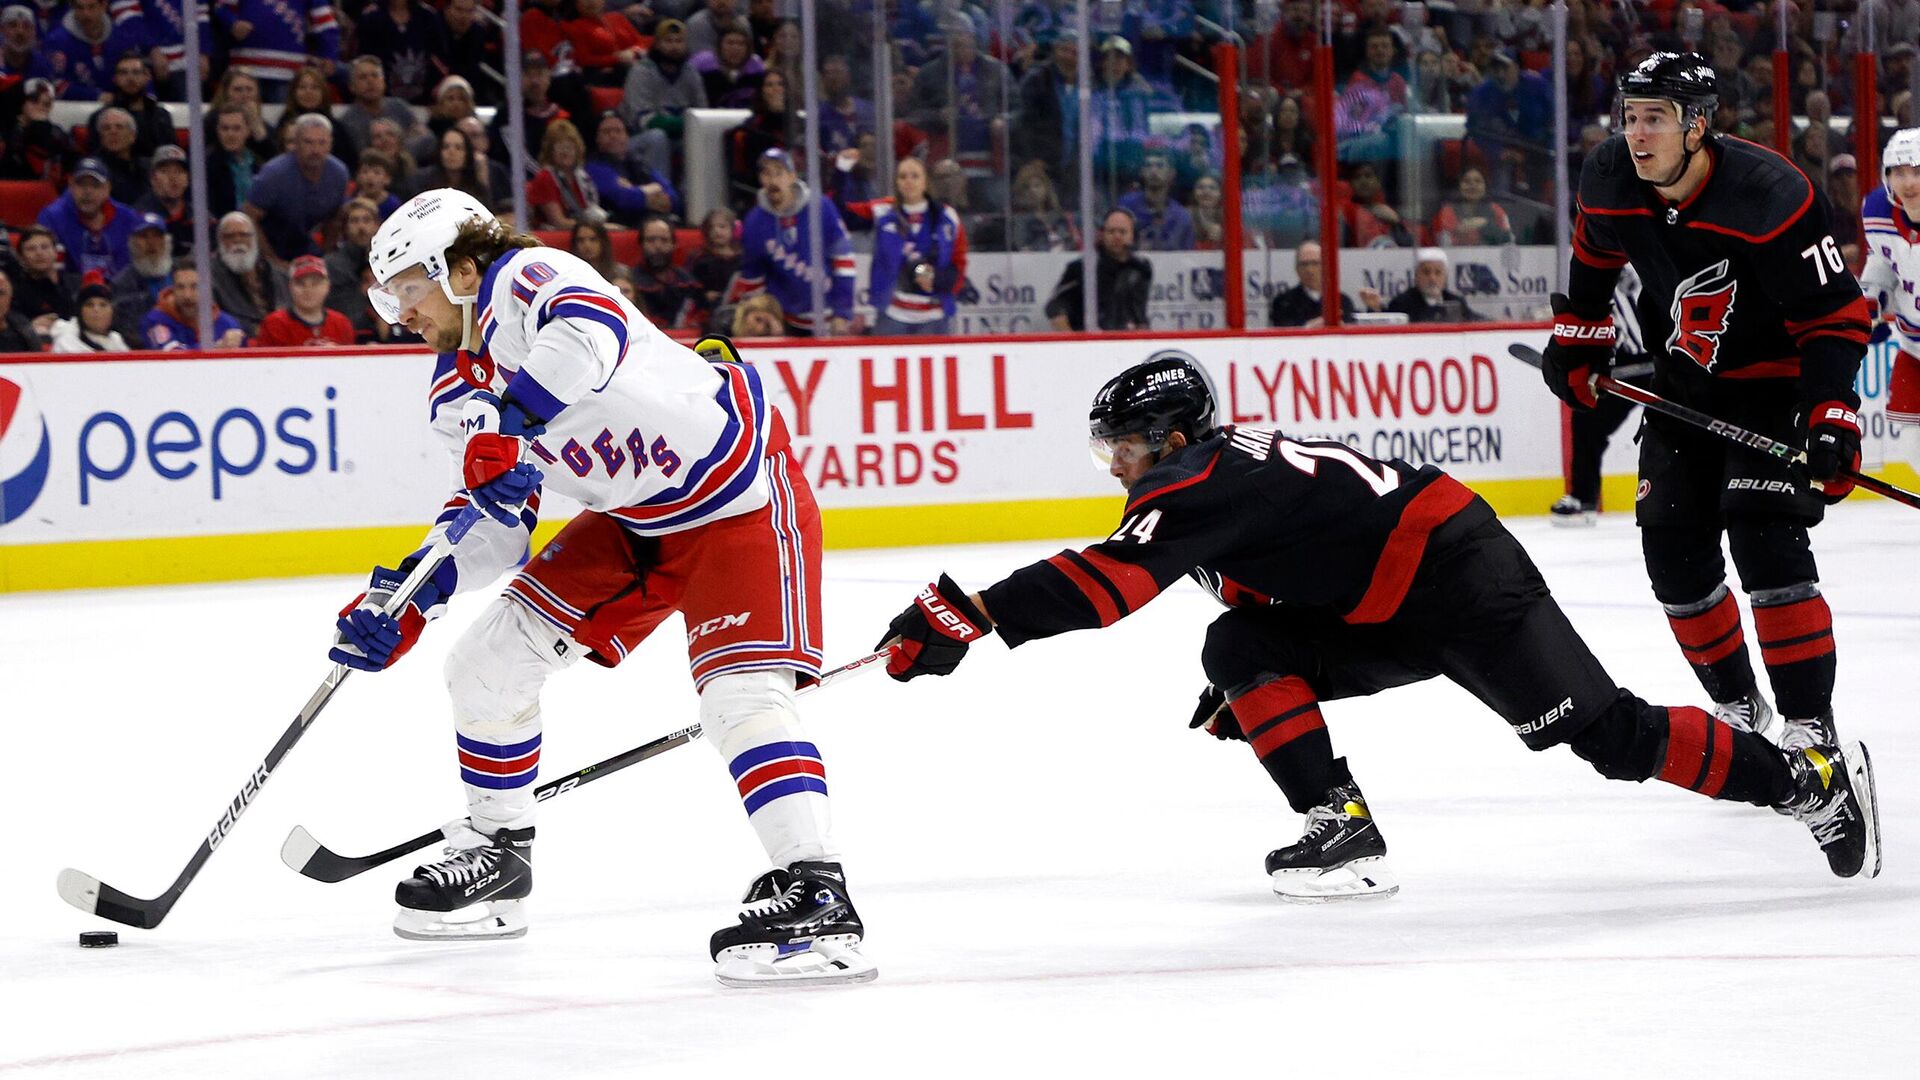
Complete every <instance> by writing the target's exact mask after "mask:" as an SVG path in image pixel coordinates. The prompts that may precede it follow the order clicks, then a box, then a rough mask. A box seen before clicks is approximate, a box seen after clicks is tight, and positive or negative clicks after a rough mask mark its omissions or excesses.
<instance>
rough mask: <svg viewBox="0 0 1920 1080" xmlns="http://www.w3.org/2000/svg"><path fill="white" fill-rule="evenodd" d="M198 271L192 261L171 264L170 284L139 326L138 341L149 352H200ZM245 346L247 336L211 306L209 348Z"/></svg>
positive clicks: (179, 259) (216, 307)
mask: <svg viewBox="0 0 1920 1080" xmlns="http://www.w3.org/2000/svg"><path fill="white" fill-rule="evenodd" d="M199 306H200V271H198V270H196V269H194V266H193V260H192V259H189V258H186V257H184V256H183V257H181V258H178V259H175V260H173V283H172V284H171V285H168V286H167V287H166V288H165V289H162V290H161V291H160V299H159V300H157V301H155V302H154V305H153V310H152V311H149V312H147V316H146V318H145V319H142V320H141V322H140V332H141V337H142V338H143V339H144V340H145V342H146V347H147V348H149V349H160V350H163V351H166V352H174V351H181V350H198V349H199V348H200V329H199V326H200V313H199V310H198V309H199ZM246 343H247V332H246V331H245V330H242V329H240V324H239V323H237V322H234V321H233V318H232V316H229V315H228V314H227V313H226V312H224V311H221V310H220V305H218V304H215V305H214V306H213V348H216V349H237V348H240V347H241V346H243V345H245V344H246Z"/></svg>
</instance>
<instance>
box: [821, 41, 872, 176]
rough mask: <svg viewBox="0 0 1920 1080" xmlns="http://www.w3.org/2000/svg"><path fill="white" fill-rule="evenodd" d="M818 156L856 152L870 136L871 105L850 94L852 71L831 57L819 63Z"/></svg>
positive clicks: (837, 57)
mask: <svg viewBox="0 0 1920 1080" xmlns="http://www.w3.org/2000/svg"><path fill="white" fill-rule="evenodd" d="M820 104H821V109H820V152H821V153H823V154H825V155H826V156H828V157H833V156H835V155H836V154H839V153H841V152H842V151H846V150H857V149H859V147H860V137H861V136H862V135H866V136H871V135H872V134H873V132H874V126H873V125H874V116H873V102H871V101H869V100H867V99H866V98H863V97H860V96H859V95H857V94H855V93H854V92H853V68H852V66H851V65H849V64H848V63H847V58H846V57H844V56H841V55H840V54H839V53H834V54H832V55H830V56H828V57H827V58H826V59H825V60H822V61H821V62H820Z"/></svg>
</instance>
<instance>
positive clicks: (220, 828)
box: [207, 761, 269, 851]
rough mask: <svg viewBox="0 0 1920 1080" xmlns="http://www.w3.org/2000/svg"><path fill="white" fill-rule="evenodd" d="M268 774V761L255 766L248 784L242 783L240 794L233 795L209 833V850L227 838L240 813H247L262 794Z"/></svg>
mask: <svg viewBox="0 0 1920 1080" xmlns="http://www.w3.org/2000/svg"><path fill="white" fill-rule="evenodd" d="M268 775H269V774H268V772H267V765H266V762H264V761H263V762H261V763H260V764H258V765H255V766H254V767H253V775H252V776H250V777H248V778H247V782H246V784H244V785H242V787H241V788H240V794H238V795H236V796H234V797H233V802H232V803H231V804H230V805H229V806H228V807H227V808H226V810H225V811H223V812H222V813H221V814H220V823H219V824H218V825H215V826H214V827H213V831H212V832H210V833H208V834H207V850H208V851H212V850H213V849H215V848H217V847H219V846H220V841H222V840H225V839H226V838H227V834H228V833H230V832H232V831H233V826H234V823H235V822H237V821H239V820H240V815H241V814H244V813H246V812H247V807H249V806H251V805H253V800H254V797H255V796H257V795H259V794H260V789H261V788H263V787H266V786H267V777H268Z"/></svg>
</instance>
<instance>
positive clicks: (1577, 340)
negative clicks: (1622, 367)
mask: <svg viewBox="0 0 1920 1080" xmlns="http://www.w3.org/2000/svg"><path fill="white" fill-rule="evenodd" d="M1551 300H1552V303H1553V337H1552V338H1551V339H1550V340H1549V341H1548V342H1547V349H1546V352H1545V353H1543V354H1541V356H1542V363H1541V365H1540V373H1541V375H1542V376H1544V377H1545V378H1546V380H1547V389H1549V390H1551V391H1553V395H1554V396H1555V397H1557V398H1559V399H1560V400H1561V401H1564V402H1566V403H1567V404H1568V405H1571V406H1573V407H1574V408H1576V409H1591V408H1593V407H1594V406H1595V405H1598V404H1599V399H1598V398H1596V397H1595V396H1594V392H1593V377H1594V376H1595V375H1605V374H1606V373H1607V370H1608V369H1609V368H1611V367H1612V366H1613V342H1614V337H1615V330H1614V325H1613V313H1612V312H1611V311H1609V310H1608V308H1607V305H1606V304H1576V303H1574V302H1573V301H1572V300H1571V299H1569V298H1568V297H1567V295H1566V294H1565V293H1554V294H1553V296H1552V297H1551Z"/></svg>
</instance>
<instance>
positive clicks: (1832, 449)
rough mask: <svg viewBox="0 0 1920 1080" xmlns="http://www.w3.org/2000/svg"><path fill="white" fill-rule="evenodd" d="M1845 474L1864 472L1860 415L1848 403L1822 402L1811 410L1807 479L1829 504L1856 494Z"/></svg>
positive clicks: (1808, 412) (1808, 428) (1809, 416)
mask: <svg viewBox="0 0 1920 1080" xmlns="http://www.w3.org/2000/svg"><path fill="white" fill-rule="evenodd" d="M1841 470H1847V471H1850V472H1859V471H1860V414H1859V413H1857V412H1855V411H1854V410H1853V408H1852V407H1851V406H1849V405H1848V404H1847V403H1846V402H1844V401H1827V402H1822V403H1821V404H1819V405H1815V406H1814V407H1813V408H1811V409H1808V410H1807V475H1808V477H1809V478H1811V479H1812V480H1813V489H1814V490H1815V491H1816V492H1818V493H1819V495H1820V498H1821V499H1822V500H1824V501H1826V502H1827V503H1830V504H1831V503H1837V502H1839V501H1840V500H1841V499H1844V498H1846V497H1847V493H1848V492H1851V491H1852V490H1853V478H1852V477H1849V476H1846V475H1844V474H1843V473H1842V471H1841Z"/></svg>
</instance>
